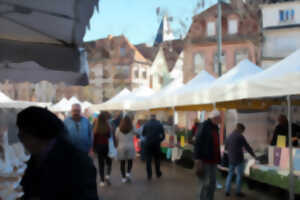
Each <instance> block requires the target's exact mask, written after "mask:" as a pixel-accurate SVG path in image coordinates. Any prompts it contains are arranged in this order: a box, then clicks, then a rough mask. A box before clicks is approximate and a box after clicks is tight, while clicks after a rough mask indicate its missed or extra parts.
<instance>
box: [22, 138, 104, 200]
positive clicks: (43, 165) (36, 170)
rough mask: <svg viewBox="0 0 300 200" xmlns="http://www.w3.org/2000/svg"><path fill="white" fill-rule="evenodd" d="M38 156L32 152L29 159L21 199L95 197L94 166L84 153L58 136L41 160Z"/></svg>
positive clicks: (79, 199) (92, 199) (94, 199)
mask: <svg viewBox="0 0 300 200" xmlns="http://www.w3.org/2000/svg"><path fill="white" fill-rule="evenodd" d="M38 160H40V159H38V158H36V157H35V156H32V157H31V159H30V160H29V162H28V167H27V169H26V171H25V174H24V176H23V179H22V181H21V185H22V187H23V190H24V196H23V198H22V199H23V200H28V199H31V198H32V197H37V198H39V199H40V200H54V199H55V200H66V199H70V200H98V196H97V184H96V169H95V167H94V165H93V162H92V160H91V159H90V158H89V157H88V155H87V154H86V153H83V152H81V151H79V150H77V149H76V148H75V147H73V145H71V144H70V143H68V142H66V140H65V139H57V140H56V142H55V144H54V146H53V148H52V149H51V150H50V152H49V153H48V154H47V156H46V157H45V158H44V161H42V162H38Z"/></svg>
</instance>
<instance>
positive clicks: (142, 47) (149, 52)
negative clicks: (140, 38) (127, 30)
mask: <svg viewBox="0 0 300 200" xmlns="http://www.w3.org/2000/svg"><path fill="white" fill-rule="evenodd" d="M135 47H136V48H137V49H138V50H139V52H141V54H142V55H143V56H144V57H145V58H146V59H148V60H150V61H154V59H155V57H156V54H157V52H158V50H159V48H158V46H148V45H146V44H145V43H144V44H138V45H135Z"/></svg>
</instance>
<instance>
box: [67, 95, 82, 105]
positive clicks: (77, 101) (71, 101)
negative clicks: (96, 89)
mask: <svg viewBox="0 0 300 200" xmlns="http://www.w3.org/2000/svg"><path fill="white" fill-rule="evenodd" d="M69 103H70V104H71V105H73V104H77V103H79V104H80V103H81V102H80V101H79V100H78V99H77V97H75V96H72V97H71V98H70V99H69Z"/></svg>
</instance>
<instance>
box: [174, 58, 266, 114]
mask: <svg viewBox="0 0 300 200" xmlns="http://www.w3.org/2000/svg"><path fill="white" fill-rule="evenodd" d="M260 72H262V69H261V68H260V67H258V66H256V65H255V64H253V63H251V62H250V61H249V60H247V59H246V60H243V61H241V62H240V63H239V64H238V65H236V66H235V67H234V68H232V69H231V70H230V71H228V72H227V73H225V74H224V75H223V76H221V77H220V78H218V79H216V80H215V81H214V82H213V83H212V84H211V85H210V86H208V87H206V88H202V89H200V90H194V91H190V92H187V93H185V96H186V97H188V98H183V99H182V100H181V101H178V104H177V105H176V106H177V107H182V108H183V109H184V107H185V108H188V107H190V108H192V109H197V106H198V105H212V104H214V103H216V102H218V101H219V99H220V98H221V97H222V95H224V91H225V90H226V89H227V88H230V87H231V86H232V85H233V84H237V83H239V82H241V81H242V80H245V79H248V78H250V77H252V76H254V75H256V74H258V73H260ZM220 96H221V97H220Z"/></svg>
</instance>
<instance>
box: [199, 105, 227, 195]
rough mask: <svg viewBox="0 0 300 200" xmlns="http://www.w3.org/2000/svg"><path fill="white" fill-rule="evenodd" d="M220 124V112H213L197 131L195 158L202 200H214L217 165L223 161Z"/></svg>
mask: <svg viewBox="0 0 300 200" xmlns="http://www.w3.org/2000/svg"><path fill="white" fill-rule="evenodd" d="M220 123H221V117H220V112H219V111H217V110H213V111H212V112H210V113H209V118H208V119H207V120H206V121H204V122H203V123H202V124H201V125H200V126H199V127H198V129H197V135H196V143H195V152H194V157H195V165H196V175H197V176H198V178H199V183H200V188H199V189H200V200H213V199H214V193H215V189H216V172H217V164H218V163H220V160H221V154H220V142H219V128H218V125H219V124H220Z"/></svg>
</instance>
